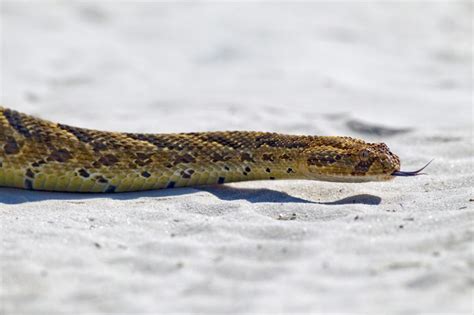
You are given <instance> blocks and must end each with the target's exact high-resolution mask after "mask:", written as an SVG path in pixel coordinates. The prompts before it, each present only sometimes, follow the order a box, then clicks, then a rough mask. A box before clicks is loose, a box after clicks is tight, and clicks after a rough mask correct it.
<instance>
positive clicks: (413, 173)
mask: <svg viewBox="0 0 474 315" xmlns="http://www.w3.org/2000/svg"><path fill="white" fill-rule="evenodd" d="M431 162H433V160H431V161H429V162H428V163H426V165H425V166H423V167H422V168H420V169H419V170H416V171H395V172H393V173H392V176H417V175H426V173H420V172H421V171H423V170H424V169H425V168H426V167H427V166H428V165H430V164H431Z"/></svg>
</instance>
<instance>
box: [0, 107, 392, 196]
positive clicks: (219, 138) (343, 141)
mask: <svg viewBox="0 0 474 315" xmlns="http://www.w3.org/2000/svg"><path fill="white" fill-rule="evenodd" d="M399 169H400V160H399V158H398V157H397V156H396V155H394V154H393V153H391V152H390V150H389V149H388V147H387V146H386V145H385V144H383V143H367V142H364V141H362V140H358V139H353V138H350V137H326V136H297V135H284V134H277V133H269V132H250V131H229V132H198V133H177V134H140V133H118V132H105V131H97V130H90V129H84V128H77V127H72V126H68V125H63V124H60V123H53V122H49V121H46V120H43V119H39V118H36V117H33V116H29V115H25V114H21V113H19V112H17V111H14V110H11V109H7V108H3V107H0V186H6V187H16V188H24V189H32V190H47V191H69V192H124V191H139V190H149V189H160V188H172V187H183V186H197V185H209V184H223V183H230V182H237V181H248V180H273V179H311V180H326V181H344V182H362V181H381V180H389V179H392V178H393V176H392V175H391V174H392V173H394V172H396V171H398V170H399Z"/></svg>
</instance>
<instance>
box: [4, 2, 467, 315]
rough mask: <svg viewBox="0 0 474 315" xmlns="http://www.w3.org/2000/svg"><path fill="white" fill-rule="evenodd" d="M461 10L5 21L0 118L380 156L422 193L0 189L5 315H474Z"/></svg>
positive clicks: (66, 7) (37, 15)
mask: <svg viewBox="0 0 474 315" xmlns="http://www.w3.org/2000/svg"><path fill="white" fill-rule="evenodd" d="M472 12H473V11H472V3H471V2H469V1H467V2H456V1H443V2H434V1H433V2H430V1H423V2H417V3H411V2H404V1H403V2H402V1H399V2H383V3H382V2H379V3H376V2H364V3H360V2H359V3H355V2H332V3H330V2H314V3H309V2H300V3H294V4H292V3H290V2H286V3H285V2H267V3H247V2H229V3H226V4H218V3H214V2H197V3H191V2H187V3H176V4H172V3H166V2H154V3H153V2H112V1H100V2H85V1H74V2H73V1H68V2H66V1H36V2H35V1H29V2H27V1H2V2H1V27H2V29H1V33H0V34H1V44H2V46H1V47H2V50H1V52H2V55H1V78H0V79H1V81H0V87H1V98H0V103H2V104H3V105H4V106H7V107H11V108H14V109H17V110H20V111H23V112H28V113H31V114H35V115H39V116H41V117H43V118H47V119H50V120H54V121H61V122H62V123H67V124H72V125H77V126H82V127H89V128H99V129H106V130H120V131H136V132H178V131H205V130H229V129H232V130H263V131H276V132H283V133H290V134H319V135H349V136H354V137H358V138H363V139H366V140H368V141H376V142H385V143H387V145H389V147H390V148H391V149H392V151H393V152H395V153H397V154H398V155H399V156H400V157H401V159H402V166H403V169H406V170H413V169H416V168H418V167H420V166H422V165H423V164H424V163H426V162H428V161H429V160H431V159H433V158H434V159H435V161H434V162H433V163H432V165H430V166H429V168H428V169H427V172H428V173H429V174H428V175H426V176H419V177H416V178H398V179H396V180H394V181H391V182H383V183H364V184H344V183H325V182H316V181H271V182H269V181H261V182H245V183H239V184H228V185H223V186H218V187H216V186H214V187H203V188H186V189H172V190H162V191H152V192H142V193H129V194H115V195H87V194H86V195H80V194H61V193H45V192H30V191H21V190H14V189H7V188H1V189H0V224H1V232H0V236H1V251H0V266H1V286H0V297H1V307H0V313H2V314H99V313H109V314H118V313H129V314H154V313H165V314H171V313H240V314H254V313H268V314H270V313H288V314H290V313H291V314H294V313H313V314H315V313H351V314H353V313H358V314H362V313H364V314H422V313H423V314H434V313H436V314H472V313H473V304H472V300H471V298H472V297H473V289H474V276H473V268H474V257H473V251H474V246H473V237H474V228H473V219H474V212H473V203H474V202H473V198H474V193H473V188H472V187H473V185H474V176H473V175H474V170H473V156H474V154H473V153H474V152H473V138H472V132H473V119H474V117H473V111H472V87H473V84H472V83H473V82H472V43H473V41H472V40H473V33H472V24H471V21H472V18H473V13H472Z"/></svg>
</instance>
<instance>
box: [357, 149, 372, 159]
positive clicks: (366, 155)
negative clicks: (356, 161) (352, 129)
mask: <svg viewBox="0 0 474 315" xmlns="http://www.w3.org/2000/svg"><path fill="white" fill-rule="evenodd" d="M369 156H370V153H369V151H367V150H362V151H360V152H359V157H360V158H361V160H363V161H366V160H368V159H369Z"/></svg>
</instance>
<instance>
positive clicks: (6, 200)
mask: <svg viewBox="0 0 474 315" xmlns="http://www.w3.org/2000/svg"><path fill="white" fill-rule="evenodd" d="M202 191H205V192H208V193H210V194H212V195H214V196H215V197H217V198H219V199H220V200H223V201H238V200H244V201H247V202H250V203H298V204H319V205H349V204H365V205H378V204H380V202H381V200H382V199H381V198H380V197H378V196H374V195H369V194H361V195H354V196H350V197H346V198H342V199H339V200H334V201H326V202H321V201H313V200H307V199H304V198H299V197H294V196H291V195H289V194H287V193H285V192H280V191H276V190H272V189H267V188H255V189H252V188H237V187H231V186H225V185H219V186H203V187H200V188H174V189H163V190H150V191H141V192H128V193H113V194H93V193H62V192H45V191H28V190H22V189H14V188H0V204H9V205H15V204H24V203H31V202H42V201H51V200H56V201H84V200H93V199H111V200H125V201H126V200H137V199H140V198H156V199H157V200H158V201H159V199H167V198H171V197H178V196H183V195H193V194H196V193H198V192H202Z"/></svg>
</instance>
